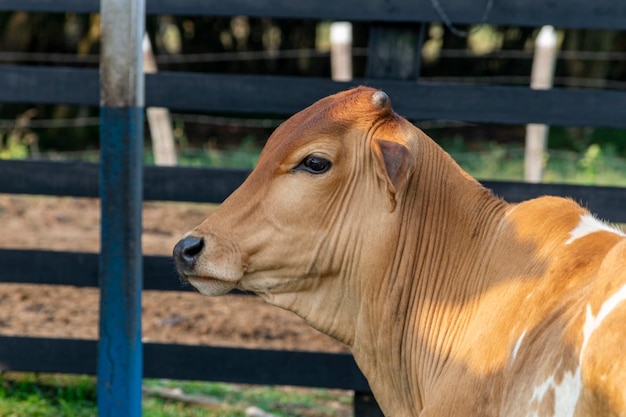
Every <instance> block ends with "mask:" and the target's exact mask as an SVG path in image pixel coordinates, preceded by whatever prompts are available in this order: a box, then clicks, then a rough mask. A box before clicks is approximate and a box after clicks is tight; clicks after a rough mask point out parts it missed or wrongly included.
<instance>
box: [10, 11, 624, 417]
mask: <svg viewBox="0 0 626 417" xmlns="http://www.w3.org/2000/svg"><path fill="white" fill-rule="evenodd" d="M441 3H442V5H443V6H444V7H445V10H446V14H447V15H448V16H449V18H450V20H451V21H452V22H453V23H454V24H471V23H480V22H481V21H482V12H483V10H482V8H483V6H482V5H477V4H476V3H475V2H467V1H461V0H446V1H445V2H441ZM98 9H99V0H55V1H50V0H4V1H2V2H0V12H2V11H13V10H21V11H28V12H44V13H65V12H75V13H95V12H98ZM147 13H149V14H170V15H211V16H236V15H248V16H258V17H274V18H285V19H312V20H321V19H327V20H352V21H360V22H367V23H369V24H370V28H371V32H370V56H369V59H373V58H376V56H375V51H376V50H377V46H379V43H380V39H382V35H383V34H384V35H389V34H390V33H391V34H393V33H394V31H396V30H397V28H399V27H401V28H402V30H405V29H406V28H407V27H408V28H410V29H411V30H414V32H415V34H416V35H417V36H421V35H420V33H421V34H423V28H424V25H426V24H428V23H430V22H441V21H442V16H441V15H440V14H438V13H437V11H436V9H435V8H434V7H433V5H432V4H431V3H430V2H428V1H423V2H418V1H415V0H391V1H389V0H358V1H357V0H336V1H333V2H289V1H269V0H231V1H214V0H147ZM487 23H489V24H495V25H519V26H528V27H539V26H541V25H544V24H551V25H555V26H558V27H564V28H585V29H612V30H626V3H625V2H623V1H621V0H598V1H593V2H590V1H587V0H558V1H554V2H551V3H549V4H547V3H546V2H545V0H527V1H524V2H519V1H509V0H500V1H498V0H496V1H494V2H493V7H492V9H491V10H490V11H489V14H488V16H487ZM368 68H369V69H368V72H367V74H366V77H365V78H363V79H359V80H354V81H352V82H349V83H338V82H333V81H331V80H329V79H324V78H315V77H285V76H265V75H234V74H197V73H193V74H192V73H184V72H162V73H158V74H150V75H146V105H147V106H160V107H168V108H170V109H174V110H195V111H205V112H219V113H220V114H228V113H237V114H240V115H241V114H251V115H272V116H281V117H283V116H287V115H290V114H292V113H295V112H297V111H299V110H300V109H302V108H304V107H305V106H308V105H309V104H311V103H312V102H314V101H315V100H317V99H319V98H321V97H323V96H326V95H328V94H331V93H335V92H337V91H339V90H343V89H346V88H349V87H350V86H353V85H357V84H368V85H372V86H374V87H378V88H382V89H385V90H386V91H387V92H388V93H389V95H390V97H391V98H392V101H393V103H394V108H395V109H396V110H397V111H398V113H400V114H402V115H404V116H406V117H408V118H409V119H412V120H429V119H449V120H461V121H468V122H487V123H505V124H506V123H509V124H524V123H546V124H550V125H562V126H590V127H613V128H626V117H625V115H624V109H626V92H624V91H611V90H577V89H561V88H555V89H552V90H547V91H534V90H531V89H530V88H525V87H513V86H510V87H509V86H488V85H458V84H446V83H425V82H421V81H420V79H419V71H417V74H418V76H416V77H414V78H412V79H410V80H399V79H397V78H400V77H399V76H397V74H393V72H392V73H388V72H385V71H380V70H378V69H377V68H376V67H375V66H370V67H368ZM99 100H100V98H99V74H98V71H97V70H95V69H89V68H64V67H39V66H37V67H35V66H0V102H2V103H47V104H57V103H58V104H71V105H81V106H98V105H99ZM247 174H248V172H247V171H246V170H235V169H200V168H180V167H178V168H162V167H145V169H144V197H145V199H146V200H164V201H194V202H209V203H220V202H221V201H223V200H224V199H225V198H226V196H227V195H228V194H229V193H230V192H232V191H233V190H234V189H235V188H236V187H237V186H238V185H239V184H241V183H242V182H243V180H244V179H245V177H246V175H247ZM98 175H99V168H98V165H97V164H90V163H78V162H49V161H34V160H29V161H0V178H1V179H2V180H1V181H0V193H11V194H38V195H63V196H76V197H91V198H97V197H98V195H99V192H98V184H99V179H98ZM485 185H486V186H487V187H489V188H491V189H493V190H494V192H495V193H496V194H498V195H500V196H502V197H503V198H505V199H507V200H509V201H512V202H516V201H522V200H525V199H529V198H533V197H536V196H539V195H543V194H552V195H561V196H569V197H572V198H574V199H575V200H577V201H579V202H581V203H582V204H584V205H586V206H588V207H589V208H590V210H591V211H593V212H595V213H597V214H598V215H599V216H600V217H602V218H604V219H607V220H610V221H614V222H626V209H625V207H626V188H619V187H589V186H575V185H557V184H522V183H514V182H491V181H490V182H485ZM198 190H202V192H201V193H199V192H198ZM0 265H2V271H1V272H0V281H1V282H13V283H36V284H57V285H75V286H83V287H84V286H87V287H96V286H97V285H98V276H97V274H98V254H96V253H75V252H55V251H46V250H21V249H20V250H18V249H3V250H0ZM58 265H63V268H62V270H61V268H58V267H56V266H58ZM144 276H145V279H144V283H145V289H153V290H168V291H176V290H188V289H189V288H187V287H184V286H182V285H181V284H180V283H179V281H178V278H177V276H176V273H175V271H174V268H173V265H172V262H171V260H170V259H169V258H166V257H158V256H145V257H144ZM96 343H97V342H96V341H91V340H68V339H49V338H31V337H8V336H0V369H4V370H19V371H37V372H66V373H86V374H93V373H95V371H96V363H95V361H96ZM144 350H145V353H144V370H145V373H144V374H145V376H146V377H159V378H173V379H194V380H214V381H225V382H238V383H255V384H288V385H300V386H314V387H328V388H342V389H349V390H354V391H355V392H356V393H357V395H356V396H355V410H356V412H357V413H358V414H359V415H362V416H365V415H377V413H379V411H377V410H376V408H375V404H374V403H372V402H367V398H368V397H367V395H360V394H361V393H365V394H366V393H367V392H368V391H369V388H368V385H367V382H366V381H365V379H364V378H363V376H362V375H361V373H360V372H359V370H358V368H357V367H356V365H355V363H354V361H353V359H352V357H351V356H350V355H347V354H330V353H311V352H289V351H267V350H250V349H235V348H232V349H231V348H215V347H210V346H186V345H168V344H154V343H148V344H145V346H144ZM24 352H28V355H24Z"/></svg>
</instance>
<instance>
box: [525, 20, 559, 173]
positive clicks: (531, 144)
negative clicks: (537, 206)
mask: <svg viewBox="0 0 626 417" xmlns="http://www.w3.org/2000/svg"><path fill="white" fill-rule="evenodd" d="M555 64H556V33H555V32H554V28H553V27H552V26H544V27H542V28H541V31H540V32H539V35H538V36H537V39H536V40H535V54H534V57H533V66H532V70H531V76H530V88H532V89H535V90H547V89H549V88H552V82H553V79H554V67H555ZM547 138H548V125H545V124H538V123H530V124H528V125H527V126H526V153H525V155H524V179H525V180H526V181H527V182H533V183H538V182H541V179H542V177H543V158H544V155H545V152H546V147H547V144H546V142H547Z"/></svg>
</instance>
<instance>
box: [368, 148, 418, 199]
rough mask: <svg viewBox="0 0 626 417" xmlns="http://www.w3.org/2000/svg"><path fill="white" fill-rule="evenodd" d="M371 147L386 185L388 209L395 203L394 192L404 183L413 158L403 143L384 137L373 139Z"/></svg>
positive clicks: (402, 186)
mask: <svg viewBox="0 0 626 417" xmlns="http://www.w3.org/2000/svg"><path fill="white" fill-rule="evenodd" d="M372 148H373V151H374V155H375V157H376V161H377V163H378V168H379V176H380V177H381V180H382V181H383V182H384V183H385V186H386V187H387V197H388V198H389V211H394V210H395V209H396V205H397V198H396V194H397V192H398V191H399V190H401V189H402V188H404V186H405V185H406V183H407V181H408V179H409V175H410V173H411V172H410V171H411V169H412V167H413V163H412V161H413V159H412V158H411V152H410V150H409V149H408V148H407V147H406V146H405V145H403V144H401V143H398V142H393V141H390V140H385V139H376V138H375V139H374V140H373V142H372Z"/></svg>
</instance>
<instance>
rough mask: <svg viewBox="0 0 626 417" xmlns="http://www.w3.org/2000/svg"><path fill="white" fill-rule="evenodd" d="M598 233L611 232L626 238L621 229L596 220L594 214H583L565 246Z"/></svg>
mask: <svg viewBox="0 0 626 417" xmlns="http://www.w3.org/2000/svg"><path fill="white" fill-rule="evenodd" d="M596 232H609V233H615V234H618V235H620V236H625V237H626V234H625V233H624V232H622V231H621V230H620V229H618V228H616V227H613V226H611V225H609V224H606V223H604V222H603V221H601V220H598V219H596V218H595V217H594V216H593V215H592V214H583V215H582V216H580V221H579V222H578V224H577V225H576V227H575V228H574V230H572V231H571V232H570V233H569V236H570V238H569V239H568V240H567V242H565V244H566V245H569V244H571V243H573V242H574V241H576V240H578V239H580V238H583V237H585V236H587V235H590V234H592V233H596Z"/></svg>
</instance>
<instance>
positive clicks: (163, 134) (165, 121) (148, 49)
mask: <svg viewBox="0 0 626 417" xmlns="http://www.w3.org/2000/svg"><path fill="white" fill-rule="evenodd" d="M142 49H143V72H144V73H145V74H154V73H156V72H157V65H156V60H155V58H154V53H153V52H152V44H151V43H150V38H149V37H148V34H145V35H144V37H143V43H142ZM146 115H147V116H148V127H149V128H150V137H151V138H152V153H153V154H154V164H155V165H166V166H171V165H176V147H175V146H174V133H173V131H172V120H171V118H170V111H169V110H168V109H166V108H163V107H148V108H147V109H146Z"/></svg>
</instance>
